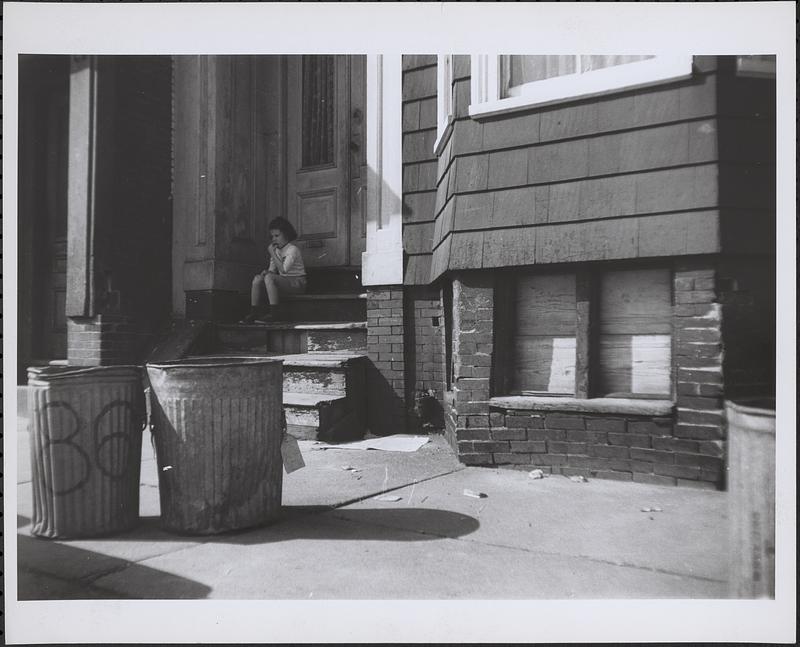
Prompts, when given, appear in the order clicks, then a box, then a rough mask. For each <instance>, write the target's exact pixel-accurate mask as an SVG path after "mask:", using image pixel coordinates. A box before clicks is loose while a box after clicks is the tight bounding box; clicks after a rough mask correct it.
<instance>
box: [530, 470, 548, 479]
mask: <svg viewBox="0 0 800 647" xmlns="http://www.w3.org/2000/svg"><path fill="white" fill-rule="evenodd" d="M528 478H532V479H543V478H544V472H543V471H542V470H532V471H530V472H528Z"/></svg>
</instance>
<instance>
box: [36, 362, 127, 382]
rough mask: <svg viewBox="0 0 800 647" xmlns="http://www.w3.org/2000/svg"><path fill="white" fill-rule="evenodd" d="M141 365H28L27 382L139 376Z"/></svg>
mask: <svg viewBox="0 0 800 647" xmlns="http://www.w3.org/2000/svg"><path fill="white" fill-rule="evenodd" d="M141 374H142V367H141V366H135V365H129V364H120V365H114V366H69V365H52V364H51V365H49V366H29V367H28V384H30V385H33V386H37V385H43V384H49V383H51V382H54V381H59V380H74V379H81V378H99V377H102V378H118V377H136V378H138V377H141Z"/></svg>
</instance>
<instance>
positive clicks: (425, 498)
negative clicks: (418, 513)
mask: <svg viewBox="0 0 800 647" xmlns="http://www.w3.org/2000/svg"><path fill="white" fill-rule="evenodd" d="M427 499H428V496H427V495H425V496H424V497H422V498H421V499H420V501H419V502H420V503H425V501H426V500H427Z"/></svg>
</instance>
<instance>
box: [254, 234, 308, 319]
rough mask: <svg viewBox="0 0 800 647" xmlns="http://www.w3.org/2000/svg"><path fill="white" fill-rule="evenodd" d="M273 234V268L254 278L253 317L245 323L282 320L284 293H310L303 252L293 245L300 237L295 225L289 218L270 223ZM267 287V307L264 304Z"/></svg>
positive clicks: (270, 267) (271, 244)
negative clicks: (307, 285)
mask: <svg viewBox="0 0 800 647" xmlns="http://www.w3.org/2000/svg"><path fill="white" fill-rule="evenodd" d="M269 235H270V239H271V241H272V242H271V243H270V245H269V247H268V248H267V252H268V255H269V267H268V268H267V269H266V270H262V271H261V272H260V273H259V274H256V275H255V276H254V277H253V284H252V286H251V288H250V314H248V315H247V316H246V317H245V318H244V319H242V323H253V322H255V321H273V320H275V319H279V318H280V317H279V314H280V313H279V312H278V309H279V305H280V297H281V294H302V293H304V292H305V291H306V268H305V265H304V264H303V255H302V254H301V253H300V249H299V248H298V247H297V245H294V244H292V241H293V240H295V239H296V238H297V231H295V228H294V227H293V226H292V223H290V222H289V221H288V220H286V219H285V218H275V219H274V220H272V222H270V223H269ZM262 286H263V287H262ZM264 288H266V292H267V300H268V304H267V305H262V303H263V295H264Z"/></svg>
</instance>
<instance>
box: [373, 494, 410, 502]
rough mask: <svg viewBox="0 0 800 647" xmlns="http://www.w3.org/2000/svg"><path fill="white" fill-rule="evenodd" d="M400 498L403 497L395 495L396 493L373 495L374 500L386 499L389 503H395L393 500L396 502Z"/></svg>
mask: <svg viewBox="0 0 800 647" xmlns="http://www.w3.org/2000/svg"><path fill="white" fill-rule="evenodd" d="M402 498H403V497H401V496H396V495H394V494H384V495H382V496H376V497H375V500H376V501H388V502H389V503H395V502H397V501H400V500H402Z"/></svg>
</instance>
